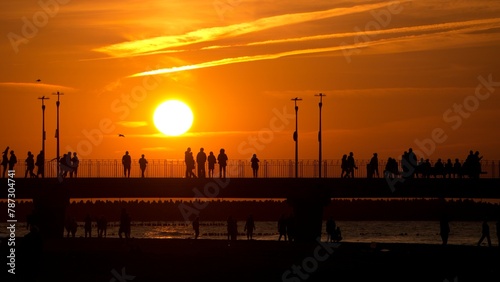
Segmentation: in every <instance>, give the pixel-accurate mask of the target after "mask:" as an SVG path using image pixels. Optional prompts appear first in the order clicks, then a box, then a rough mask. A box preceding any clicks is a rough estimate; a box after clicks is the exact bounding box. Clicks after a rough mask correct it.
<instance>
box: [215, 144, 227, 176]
mask: <svg viewBox="0 0 500 282" xmlns="http://www.w3.org/2000/svg"><path fill="white" fill-rule="evenodd" d="M217 162H218V163H219V176H220V178H226V166H227V155H226V150H224V149H220V152H219V155H218V156H217Z"/></svg>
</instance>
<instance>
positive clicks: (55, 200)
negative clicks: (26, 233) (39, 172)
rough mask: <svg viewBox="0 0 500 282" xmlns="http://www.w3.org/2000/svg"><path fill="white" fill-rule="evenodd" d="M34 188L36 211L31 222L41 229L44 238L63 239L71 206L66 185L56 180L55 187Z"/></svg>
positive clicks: (34, 210)
mask: <svg viewBox="0 0 500 282" xmlns="http://www.w3.org/2000/svg"><path fill="white" fill-rule="evenodd" d="M34 188H35V189H34V196H33V206H34V209H33V213H32V215H31V217H30V220H31V221H32V223H33V224H34V225H36V226H37V227H38V228H39V230H40V234H41V235H42V238H45V239H57V238H63V237H64V222H65V216H66V207H67V206H68V205H69V195H68V189H67V187H66V185H64V183H62V182H61V183H60V182H59V181H58V180H57V179H55V180H54V184H53V185H49V186H44V187H34Z"/></svg>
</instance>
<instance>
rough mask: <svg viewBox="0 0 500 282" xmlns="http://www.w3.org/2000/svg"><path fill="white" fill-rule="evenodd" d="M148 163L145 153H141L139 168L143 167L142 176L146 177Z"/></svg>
mask: <svg viewBox="0 0 500 282" xmlns="http://www.w3.org/2000/svg"><path fill="white" fill-rule="evenodd" d="M147 165H148V160H146V158H145V157H144V154H142V155H141V158H140V159H139V168H140V169H141V177H142V178H144V172H145V171H146V167H147Z"/></svg>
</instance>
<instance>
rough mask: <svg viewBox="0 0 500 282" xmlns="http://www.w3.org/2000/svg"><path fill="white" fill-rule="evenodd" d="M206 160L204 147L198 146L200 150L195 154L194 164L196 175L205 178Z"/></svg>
mask: <svg viewBox="0 0 500 282" xmlns="http://www.w3.org/2000/svg"><path fill="white" fill-rule="evenodd" d="M206 162H207V154H206V153H205V149H203V148H200V151H199V152H198V154H197V155H196V164H197V165H198V177H199V178H205V177H206V172H205V163H206Z"/></svg>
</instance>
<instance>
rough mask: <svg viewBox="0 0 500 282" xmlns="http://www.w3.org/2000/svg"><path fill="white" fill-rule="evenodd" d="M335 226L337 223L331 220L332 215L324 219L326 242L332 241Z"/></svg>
mask: <svg viewBox="0 0 500 282" xmlns="http://www.w3.org/2000/svg"><path fill="white" fill-rule="evenodd" d="M336 228H337V224H336V223H335V220H333V217H332V216H331V217H330V218H329V219H328V220H327V221H326V241H327V242H333V237H334V235H335V229H336Z"/></svg>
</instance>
